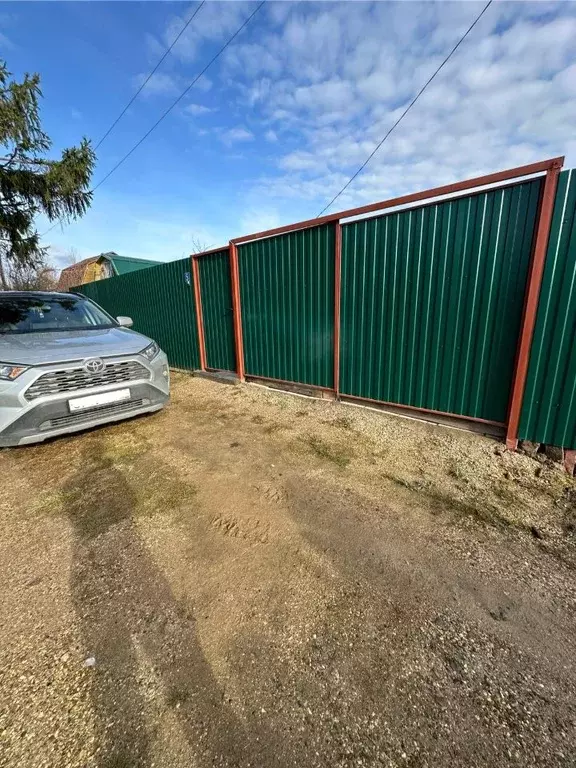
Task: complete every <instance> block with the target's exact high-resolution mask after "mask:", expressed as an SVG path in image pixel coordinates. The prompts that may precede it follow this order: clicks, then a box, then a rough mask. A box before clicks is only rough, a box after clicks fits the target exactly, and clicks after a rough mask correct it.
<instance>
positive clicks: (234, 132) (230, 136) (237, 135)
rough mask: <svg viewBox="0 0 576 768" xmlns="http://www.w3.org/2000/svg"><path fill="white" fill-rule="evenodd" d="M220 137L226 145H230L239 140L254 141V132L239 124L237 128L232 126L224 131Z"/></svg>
mask: <svg viewBox="0 0 576 768" xmlns="http://www.w3.org/2000/svg"><path fill="white" fill-rule="evenodd" d="M220 139H221V140H222V142H223V143H224V144H226V146H228V147H230V146H232V144H237V143H238V142H244V141H253V140H254V134H253V133H252V132H251V131H249V130H248V129H247V128H242V127H241V126H238V127H237V128H230V129H229V130H227V131H222V132H221V134H220Z"/></svg>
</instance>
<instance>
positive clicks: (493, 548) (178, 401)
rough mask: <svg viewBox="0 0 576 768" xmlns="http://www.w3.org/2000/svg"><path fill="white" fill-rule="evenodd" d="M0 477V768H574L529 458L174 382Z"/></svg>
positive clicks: (569, 597)
mask: <svg viewBox="0 0 576 768" xmlns="http://www.w3.org/2000/svg"><path fill="white" fill-rule="evenodd" d="M0 473H1V476H2V495H1V496H0V520H1V525H2V536H0V562H1V563H2V569H1V570H0V595H1V598H2V599H1V601H0V605H1V608H0V766H2V767H4V766H6V767H8V766H9V767H10V768H12V767H14V768H15V767H16V766H18V768H20V767H21V766H26V767H27V768H28V767H29V768H36V767H39V766H66V768H68V767H71V766H74V767H76V766H77V767H78V768H80V767H81V766H82V768H84V767H90V768H112V766H114V767H116V768H118V767H120V766H124V767H126V768H127V767H128V766H130V767H132V766H137V767H140V766H156V767H163V768H164V767H166V768H168V767H170V768H179V767H180V766H181V767H182V768H184V767H186V768H195V767H196V766H198V767H200V768H204V766H242V767H243V768H244V766H258V767H262V768H267V767H268V766H270V767H276V766H278V768H288V767H289V766H290V767H292V766H294V767H296V766H298V767H299V768H300V767H301V766H307V767H311V768H312V767H314V766H330V767H331V768H335V767H341V768H345V767H346V768H348V767H350V768H351V767H352V766H355V767H358V766H391V767H401V766H430V767H431V768H432V766H433V767H434V768H442V767H443V766H450V768H455V767H456V766H467V767H468V766H483V768H485V767H486V766H498V767H499V768H500V767H501V766H576V696H575V692H576V670H575V663H574V659H575V658H576V653H575V651H576V632H575V630H576V617H575V608H576V590H575V583H574V574H575V570H574V568H575V565H576V557H575V555H576V547H575V541H576V540H575V530H576V490H575V486H574V481H573V480H571V479H570V478H568V476H567V475H566V474H565V473H564V472H563V471H562V470H561V468H559V467H558V466H557V465H554V464H553V463H551V462H549V461H547V460H545V459H544V457H538V460H536V459H533V458H529V457H527V456H523V455H520V454H509V453H507V452H506V451H504V450H503V446H502V445H501V444H500V443H498V442H496V441H494V440H492V439H489V438H486V437H482V436H479V435H472V434H469V433H466V432H463V431H459V430H450V429H446V428H442V427H437V426H433V425H431V424H426V423H422V422H417V421H412V420H408V419H402V418H398V417H395V416H391V415H385V414H382V413H377V412H374V411H371V410H367V409H362V408H357V407H353V406H349V405H344V404H334V403H331V402H327V401H320V400H311V399H304V398H300V397H296V396H293V395H287V394H280V393H277V392H274V391H271V390H267V389H265V388H262V387H257V386H255V385H241V386H229V385H222V384H217V383H214V382H211V381H207V380H202V379H197V378H192V377H189V376H187V375H184V374H176V375H175V376H174V381H173V398H172V403H171V405H170V406H169V407H168V408H166V409H165V410H164V411H163V412H162V413H160V414H158V415H155V416H152V417H146V418H141V419H137V420H132V421H129V422H124V423H121V424H118V425H115V426H112V427H109V428H106V429H101V430H96V431H93V432H90V433H86V434H83V435H78V436H75V437H71V438H65V439H59V440H55V441H53V442H51V443H48V444H46V445H41V446H38V447H31V448H23V449H12V450H4V451H1V452H0Z"/></svg>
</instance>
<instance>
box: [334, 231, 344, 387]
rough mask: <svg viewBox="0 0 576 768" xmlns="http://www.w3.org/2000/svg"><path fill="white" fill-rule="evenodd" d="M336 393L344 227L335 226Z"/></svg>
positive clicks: (338, 367)
mask: <svg viewBox="0 0 576 768" xmlns="http://www.w3.org/2000/svg"><path fill="white" fill-rule="evenodd" d="M334 228H335V233H334V391H335V392H336V399H337V400H338V398H339V396H340V288H341V284H342V225H341V224H340V222H339V221H336V222H335V224H334Z"/></svg>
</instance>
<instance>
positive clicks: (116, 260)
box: [99, 251, 164, 275]
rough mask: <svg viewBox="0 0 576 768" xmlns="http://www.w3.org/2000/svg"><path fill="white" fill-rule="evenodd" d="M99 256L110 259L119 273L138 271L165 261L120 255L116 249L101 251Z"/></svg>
mask: <svg viewBox="0 0 576 768" xmlns="http://www.w3.org/2000/svg"><path fill="white" fill-rule="evenodd" d="M99 258H101V259H102V258H104V259H107V260H108V261H110V262H111V263H112V266H113V267H114V271H115V272H116V274H117V275H126V274H127V273H128V272H136V271H137V270H139V269H145V268H146V267H155V266H156V265H157V264H163V263H164V262H162V261H151V259H137V258H134V257H133V256H119V255H118V254H117V253H114V251H109V252H108V253H101V254H100V256H99Z"/></svg>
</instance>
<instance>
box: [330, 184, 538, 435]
mask: <svg viewBox="0 0 576 768" xmlns="http://www.w3.org/2000/svg"><path fill="white" fill-rule="evenodd" d="M540 189H541V179H535V180H532V181H527V182H524V183H521V184H516V185H514V186H510V187H506V188H500V189H492V190H488V191H485V192H481V193H476V194H472V195H469V196H466V197H463V198H460V199H457V200H452V201H443V202H438V203H433V204H430V205H427V206H422V207H418V208H413V209H411V210H405V211H401V212H397V213H392V214H388V215H385V216H381V217H378V218H372V219H364V220H361V221H357V222H352V223H349V224H345V225H343V227H342V298H341V349H340V391H341V393H342V394H348V395H352V396H357V397H365V398H370V399H373V400H381V401H384V402H389V403H398V404H401V405H408V406H412V407H415V408H422V409H426V410H433V411H442V412H445V413H454V414H459V415H463V416H469V417H473V418H479V419H486V420H489V421H496V422H500V423H504V422H505V421H506V417H507V408H508V400H509V394H510V387H511V382H512V374H513V367H514V359H515V352H516V345H517V341H518V333H519V328H520V321H521V316H522V307H523V300H524V291H525V286H526V279H527V273H528V267H529V261H530V254H531V247H532V241H533V235H534V227H535V221H536V217H537V210H538V201H539V195H540Z"/></svg>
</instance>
